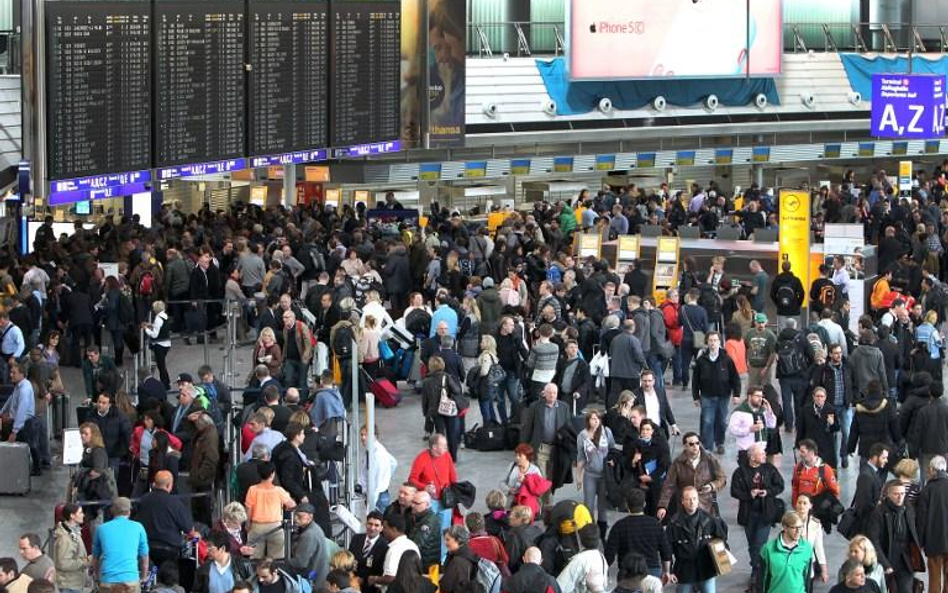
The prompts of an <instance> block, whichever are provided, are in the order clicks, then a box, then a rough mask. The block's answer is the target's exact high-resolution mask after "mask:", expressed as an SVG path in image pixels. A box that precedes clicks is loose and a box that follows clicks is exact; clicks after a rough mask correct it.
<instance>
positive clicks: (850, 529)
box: [836, 507, 859, 539]
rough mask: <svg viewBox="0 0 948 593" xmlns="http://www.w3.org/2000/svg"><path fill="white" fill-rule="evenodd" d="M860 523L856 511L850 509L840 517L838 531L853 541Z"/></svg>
mask: <svg viewBox="0 0 948 593" xmlns="http://www.w3.org/2000/svg"><path fill="white" fill-rule="evenodd" d="M858 523H859V521H858V519H857V517H856V509H854V508H853V507H849V508H848V509H846V510H845V511H843V514H842V515H840V516H839V524H838V525H837V526H836V531H838V532H839V534H840V535H841V536H843V537H845V538H846V539H852V538H853V536H855V535H856V529H857V525H858Z"/></svg>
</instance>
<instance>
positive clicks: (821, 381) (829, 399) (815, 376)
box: [810, 358, 861, 407]
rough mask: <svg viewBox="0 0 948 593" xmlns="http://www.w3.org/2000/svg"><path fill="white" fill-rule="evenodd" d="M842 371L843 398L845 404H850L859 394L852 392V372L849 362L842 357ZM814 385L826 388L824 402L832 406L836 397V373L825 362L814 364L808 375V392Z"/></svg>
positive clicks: (858, 398) (857, 399)
mask: <svg viewBox="0 0 948 593" xmlns="http://www.w3.org/2000/svg"><path fill="white" fill-rule="evenodd" d="M842 373H843V399H844V401H845V404H846V406H847V407H848V406H851V405H853V403H854V402H855V401H859V400H860V399H861V396H856V395H855V394H854V392H853V372H852V368H851V367H850V366H849V362H848V361H847V360H846V359H845V358H844V359H843V361H842ZM816 387H822V388H823V389H825V390H826V403H827V405H829V406H831V407H832V406H833V405H834V402H835V398H836V395H835V394H836V373H834V372H833V369H832V367H831V366H830V365H829V364H828V363H827V364H822V365H814V367H813V369H812V371H811V375H810V392H811V393H812V391H813V389H814V388H816Z"/></svg>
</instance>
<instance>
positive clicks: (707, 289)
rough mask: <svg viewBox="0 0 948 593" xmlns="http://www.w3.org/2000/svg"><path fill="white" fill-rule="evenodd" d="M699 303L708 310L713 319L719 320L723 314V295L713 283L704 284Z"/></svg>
mask: <svg viewBox="0 0 948 593" xmlns="http://www.w3.org/2000/svg"><path fill="white" fill-rule="evenodd" d="M698 305H700V306H701V308H702V309H704V310H705V311H707V313H708V317H710V318H711V320H717V319H718V318H719V317H720V316H721V297H720V296H718V292H717V291H716V290H715V289H714V286H712V285H711V284H703V285H702V286H701V293H700V294H699V295H698Z"/></svg>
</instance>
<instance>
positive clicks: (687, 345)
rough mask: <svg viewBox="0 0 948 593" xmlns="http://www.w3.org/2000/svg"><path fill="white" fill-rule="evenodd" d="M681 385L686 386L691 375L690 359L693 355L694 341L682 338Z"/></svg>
mask: <svg viewBox="0 0 948 593" xmlns="http://www.w3.org/2000/svg"><path fill="white" fill-rule="evenodd" d="M680 352H681V386H682V387H688V379H689V378H690V377H691V359H692V358H693V357H694V355H695V347H694V342H692V341H688V340H682V342H681V348H680Z"/></svg>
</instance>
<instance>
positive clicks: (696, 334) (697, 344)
mask: <svg viewBox="0 0 948 593" xmlns="http://www.w3.org/2000/svg"><path fill="white" fill-rule="evenodd" d="M681 316H682V317H684V318H685V323H687V324H688V329H690V330H691V335H692V336H693V338H692V341H693V342H694V348H695V349H700V348H704V347H705V346H707V340H706V339H705V334H704V332H702V331H697V330H696V329H695V328H694V326H693V325H691V319H690V318H689V317H688V313H686V312H685V309H684V307H682V309H681Z"/></svg>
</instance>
